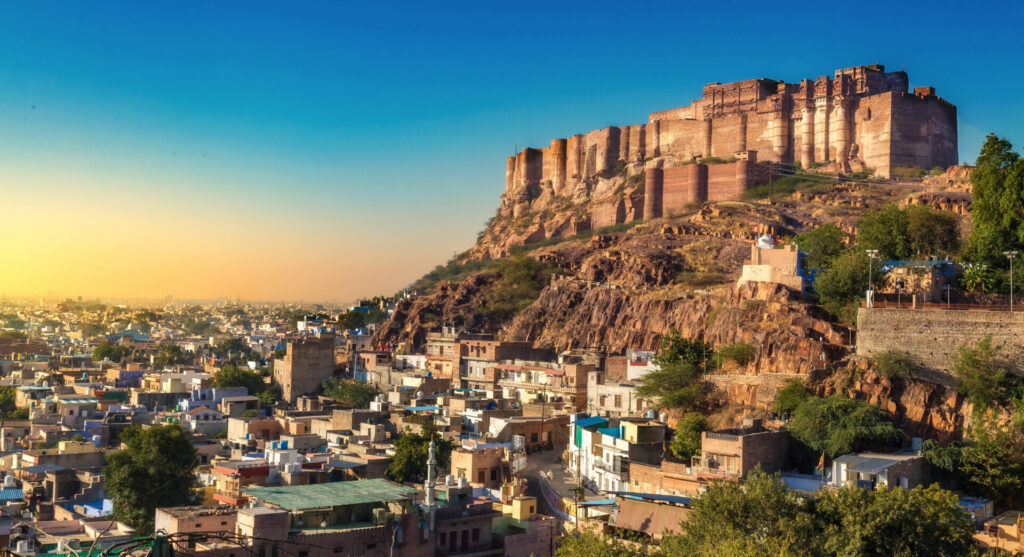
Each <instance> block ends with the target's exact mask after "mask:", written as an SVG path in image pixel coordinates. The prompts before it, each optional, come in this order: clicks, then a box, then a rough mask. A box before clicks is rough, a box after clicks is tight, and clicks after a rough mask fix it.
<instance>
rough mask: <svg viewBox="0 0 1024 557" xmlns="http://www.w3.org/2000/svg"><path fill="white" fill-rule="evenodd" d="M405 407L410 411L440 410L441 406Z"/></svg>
mask: <svg viewBox="0 0 1024 557" xmlns="http://www.w3.org/2000/svg"><path fill="white" fill-rule="evenodd" d="M405 409H406V410H409V411H410V412H427V411H433V412H440V411H441V407H440V406H406V407H405Z"/></svg>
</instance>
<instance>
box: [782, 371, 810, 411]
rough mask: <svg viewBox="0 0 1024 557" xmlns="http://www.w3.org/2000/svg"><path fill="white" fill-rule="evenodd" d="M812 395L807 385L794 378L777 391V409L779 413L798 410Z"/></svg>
mask: <svg viewBox="0 0 1024 557" xmlns="http://www.w3.org/2000/svg"><path fill="white" fill-rule="evenodd" d="M810 396H811V393H809V392H808V391H807V387H804V384H803V383H802V382H800V381H797V380H795V379H794V380H792V381H790V382H788V383H786V386H785V387H783V388H781V389H779V391H778V392H777V393H775V411H776V412H778V413H779V414H788V413H790V412H792V411H793V410H796V409H797V407H798V406H800V405H801V404H802V403H803V402H804V401H805V400H807V399H808V397H810Z"/></svg>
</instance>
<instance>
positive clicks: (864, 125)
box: [498, 64, 957, 242]
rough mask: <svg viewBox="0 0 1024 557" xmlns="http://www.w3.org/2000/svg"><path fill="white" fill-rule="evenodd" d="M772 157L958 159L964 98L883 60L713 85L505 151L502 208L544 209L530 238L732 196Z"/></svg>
mask: <svg viewBox="0 0 1024 557" xmlns="http://www.w3.org/2000/svg"><path fill="white" fill-rule="evenodd" d="M759 162H760V163H761V164H758V163H759ZM768 162H771V163H776V164H787V165H797V164H798V165H799V166H800V167H801V168H803V169H805V170H806V169H814V170H815V171H816V172H825V173H832V174H840V173H850V172H857V171H864V170H869V171H872V172H873V173H874V174H875V175H877V176H880V177H883V178H888V177H890V176H891V175H892V173H893V170H894V169H896V168H898V167H911V168H925V169H931V168H934V167H942V168H946V167H948V166H952V165H954V164H956V162H957V119H956V107H955V106H954V105H953V104H951V103H949V102H948V101H946V100H944V99H942V98H940V97H938V96H936V94H935V88H933V87H916V88H914V90H913V92H910V89H909V78H908V76H907V73H906V72H904V71H896V72H887V71H885V67H884V66H881V65H877V64H876V65H871V66H857V67H853V68H846V69H840V70H836V72H835V75H834V76H832V77H829V76H821V77H818V78H816V79H813V80H811V79H804V80H802V81H800V83H786V82H783V81H777V80H772V79H765V78H759V79H750V80H746V81H737V82H735V83H727V84H721V83H709V84H707V85H705V86H704V90H703V95H702V96H701V98H700V99H697V100H694V101H693V102H691V103H690V104H689V105H687V106H683V107H679V108H672V109H669V110H662V111H658V112H652V113H651V114H650V115H649V118H648V122H647V123H646V124H638V125H632V126H611V127H607V128H603V129H600V130H594V131H591V132H589V133H586V134H577V135H573V136H572V137H569V138H568V139H555V140H552V141H551V144H550V145H549V146H548V147H545V148H542V149H535V148H526V149H523V150H522V151H521V152H519V153H517V154H516V155H515V156H511V157H509V158H508V160H507V166H506V179H505V192H504V194H503V195H502V205H501V209H500V210H499V213H498V214H499V217H510V218H512V219H521V218H523V217H526V216H529V215H530V214H531V213H538V214H539V213H540V212H546V213H547V215H546V216H547V217H548V218H544V219H536V222H534V223H533V224H534V226H532V227H531V228H530V230H529V232H528V233H527V234H525V235H524V236H522V237H521V238H520V239H521V240H522V241H523V242H533V241H537V240H540V239H543V238H545V237H551V236H568V235H572V234H576V233H579V232H581V231H584V230H588V229H591V228H599V227H602V226H608V225H612V224H618V223H623V222H630V221H633V220H637V219H647V218H653V217H659V216H662V215H664V214H668V213H669V212H672V211H675V210H679V209H682V208H685V207H686V206H688V205H691V206H692V204H694V203H701V202H704V201H721V200H728V199H735V198H737V197H739V196H740V195H741V194H742V193H743V191H745V190H747V189H750V188H751V187H753V186H755V185H757V184H760V183H765V182H766V181H767V178H768V169H769V166H768V165H767V164H764V163H768ZM590 202H593V203H590ZM570 207H575V208H576V210H572V211H567V210H566V209H568V208H570ZM581 207H586V209H585V210H582V211H581V210H579V209H580V208H581Z"/></svg>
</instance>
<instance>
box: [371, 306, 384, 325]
mask: <svg viewBox="0 0 1024 557" xmlns="http://www.w3.org/2000/svg"><path fill="white" fill-rule="evenodd" d="M387 320H388V312H386V311H384V310H382V309H380V308H379V307H374V308H371V309H370V311H368V312H367V313H366V324H367V325H379V324H381V323H383V322H385V321H387Z"/></svg>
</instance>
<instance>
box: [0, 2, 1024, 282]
mask: <svg viewBox="0 0 1024 557" xmlns="http://www.w3.org/2000/svg"><path fill="white" fill-rule="evenodd" d="M755 6H758V7H753V6H751V7H748V8H745V9H744V8H738V9H736V10H730V13H729V15H728V17H726V16H724V15H723V14H722V13H720V12H719V11H718V10H717V9H716V8H714V7H713V6H710V5H707V6H704V5H698V6H686V7H685V8H684V7H683V6H679V5H676V4H673V3H664V4H645V5H644V6H643V7H642V8H637V9H633V8H631V9H625V8H624V7H623V6H622V5H621V4H617V3H596V4H594V5H592V6H590V7H588V9H579V8H568V7H564V8H563V7H559V6H548V5H544V7H543V8H541V6H540V5H536V6H534V7H532V8H531V7H530V6H529V5H519V6H518V7H516V8H511V7H507V6H506V7H501V8H500V9H499V8H498V7H496V6H489V5H486V4H480V3H461V4H448V5H446V6H443V7H438V6H433V5H424V4H422V3H416V2H409V3H395V4H388V5H386V6H385V5H365V4H364V5H350V4H340V3H333V2H325V3H320V4H316V5H314V6H307V8H308V9H305V10H303V11H302V12H301V13H300V12H296V11H293V10H291V9H290V6H289V7H285V6H282V5H275V4H269V3H268V4H262V5H260V6H259V9H255V6H253V5H252V4H250V3H217V4H203V5H198V4H185V5H182V4H171V3H144V4H120V5H109V6H106V7H105V9H104V10H96V9H95V6H93V5H91V4H82V3H79V4H66V3H45V2H44V3H36V2H33V3H28V4H10V3H9V4H7V5H5V6H4V7H3V8H2V17H0V130H2V133H0V190H2V191H3V198H4V200H5V207H7V208H8V209H9V210H8V211H7V212H6V213H5V215H4V218H3V219H2V220H0V233H2V235H3V237H4V238H5V241H4V242H3V244H2V245H0V260H2V261H4V271H3V276H2V279H0V291H3V293H4V294H6V295H12V296H17V295H33V296H36V295H45V294H55V295H59V296H78V295H82V296H86V297H95V296H101V297H152V298H163V297H164V296H167V295H171V296H174V297H178V298H218V297H235V296H238V297H241V298H245V299H263V300H283V299H303V300H328V299H330V300H350V299H355V298H357V297H359V296H367V295H373V294H390V293H393V292H395V291H397V290H399V289H400V288H402V287H403V286H405V285H408V284H409V283H411V282H412V281H413V280H414V279H416V278H417V277H419V276H421V275H422V274H423V273H425V272H426V271H428V270H429V269H431V268H432V267H433V266H435V265H437V264H439V263H443V262H444V261H445V260H447V259H448V258H450V257H451V256H452V254H454V253H456V252H461V251H463V250H465V249H467V248H469V247H470V246H471V245H472V244H473V242H474V241H475V236H476V233H477V232H479V231H480V230H481V229H482V228H483V226H484V222H485V221H486V220H487V219H488V218H489V217H491V216H492V215H493V214H494V211H495V209H496V206H497V197H498V195H499V194H500V193H501V192H502V191H503V188H504V179H505V174H504V173H505V166H504V159H505V157H506V156H508V155H511V154H513V152H514V150H515V149H516V148H517V147H518V148H520V149H521V148H522V147H523V146H526V145H531V146H543V145H546V144H547V141H549V140H550V138H552V137H567V136H568V135H570V134H572V133H579V132H581V131H586V130H589V129H596V128H601V127H604V126H606V125H609V124H635V123H642V122H644V121H646V117H647V113H648V112H649V111H653V110H659V109H664V108H671V107H675V106H681V105H685V104H687V103H688V102H689V101H690V100H691V99H694V98H698V97H699V96H700V92H701V87H702V86H703V85H704V83H706V82H708V81H711V80H716V81H720V82H723V83H725V82H730V81H734V80H738V79H747V78H750V77H754V76H763V77H768V78H772V79H784V80H787V81H789V82H795V81H798V80H800V79H803V78H811V79H813V78H814V77H816V76H817V75H826V74H829V73H830V72H831V71H833V69H834V68H837V67H847V66H854V65H858V64H870V63H874V62H879V63H883V64H889V69H890V70H896V69H899V68H900V67H903V68H904V69H906V70H907V71H908V72H909V73H910V75H911V80H912V83H911V86H913V85H915V84H918V83H919V81H920V80H924V81H925V82H926V83H927V84H928V85H933V86H935V87H937V89H938V91H939V92H940V94H941V95H943V96H944V97H945V98H949V99H955V100H956V104H957V107H958V117H959V136H960V141H959V149H960V159H961V160H962V161H968V162H972V161H973V158H974V157H975V156H976V153H977V151H978V148H979V147H980V145H981V142H982V141H983V139H984V134H985V133H987V132H989V131H992V130H994V129H996V128H999V129H1000V130H1001V133H1002V134H1003V135H1006V136H1007V137H1008V138H1009V139H1011V140H1016V141H1017V142H1018V143H1019V142H1021V141H1024V135H1021V132H1020V130H1021V129H1024V108H1022V107H1021V104H1020V102H1019V99H1020V95H1019V91H1020V88H1019V86H1018V84H1019V80H1020V77H1019V75H1017V74H1018V73H1019V72H1016V71H1015V68H1014V67H1013V63H1015V61H1019V60H1020V59H1021V56H1020V55H1021V54H1022V52H1021V48H1022V47H1021V45H1020V42H1019V41H1017V40H1016V39H1015V38H1012V37H1013V34H1012V33H993V32H991V31H992V29H991V25H992V20H991V17H992V12H998V13H999V14H1000V15H999V17H998V19H999V20H1000V21H1004V22H1010V21H1015V20H1018V19H1019V17H1020V16H1021V15H1022V14H1021V12H1020V10H1021V8H1020V7H1019V5H1016V4H1014V5H1000V4H998V3H993V4H990V5H989V6H988V7H986V6H983V5H975V6H973V7H972V9H970V10H965V9H962V5H960V4H958V3H954V2H938V3H932V4H930V5H929V9H927V10H924V9H921V8H920V7H914V6H905V5H903V4H902V3H899V4H893V3H875V4H871V3H861V4H860V6H861V7H860V8H858V9H856V10H845V9H844V10H830V9H828V8H823V7H820V6H818V7H813V8H812V7H811V6H807V7H806V8H804V9H796V8H795V7H794V8H793V9H785V10H764V9H762V7H760V5H755ZM794 10H795V11H797V12H798V13H799V16H795V15H794ZM655 13H656V14H658V15H657V16H656V17H654V16H652V14H655ZM397 14H401V17H395V16H396V15H397ZM883 14H884V15H883ZM894 64H895V66H893V65H894ZM10 209H14V210H13V211H12V210H10Z"/></svg>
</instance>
